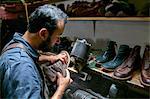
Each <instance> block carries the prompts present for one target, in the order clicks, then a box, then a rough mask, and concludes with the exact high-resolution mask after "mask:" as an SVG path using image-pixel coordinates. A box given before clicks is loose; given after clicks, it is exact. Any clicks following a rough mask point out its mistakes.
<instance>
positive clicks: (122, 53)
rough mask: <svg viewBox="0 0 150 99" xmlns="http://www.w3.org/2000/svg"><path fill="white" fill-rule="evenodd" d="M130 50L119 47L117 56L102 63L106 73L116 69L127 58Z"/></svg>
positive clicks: (125, 46) (127, 47)
mask: <svg viewBox="0 0 150 99" xmlns="http://www.w3.org/2000/svg"><path fill="white" fill-rule="evenodd" d="M129 53H130V48H129V46H128V45H120V47H119V50H118V54H117V55H116V56H115V58H114V59H113V60H111V61H109V62H106V63H103V64H102V66H103V67H104V69H106V70H108V71H113V70H114V69H115V68H116V67H118V66H119V65H121V64H122V63H123V62H124V61H125V59H126V58H127V57H128V56H129Z"/></svg>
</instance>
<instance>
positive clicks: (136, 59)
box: [114, 45, 141, 80]
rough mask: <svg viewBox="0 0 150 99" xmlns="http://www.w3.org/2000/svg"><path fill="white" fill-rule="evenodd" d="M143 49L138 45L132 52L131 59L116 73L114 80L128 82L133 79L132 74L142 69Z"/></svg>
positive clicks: (116, 70)
mask: <svg viewBox="0 0 150 99" xmlns="http://www.w3.org/2000/svg"><path fill="white" fill-rule="evenodd" d="M140 50H141V47H140V46H138V45H136V46H135V47H134V48H133V49H132V51H131V52H130V55H129V57H128V58H127V59H126V60H125V61H124V62H123V63H122V64H121V65H120V66H118V67H117V68H116V69H115V71H114V78H116V79H120V80H128V79H130V78H131V77H132V73H133V72H134V71H135V70H136V69H138V67H140V62H141V57H140Z"/></svg>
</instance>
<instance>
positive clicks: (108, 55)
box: [96, 41, 116, 63]
mask: <svg viewBox="0 0 150 99" xmlns="http://www.w3.org/2000/svg"><path fill="white" fill-rule="evenodd" d="M115 46H116V42H114V41H109V42H108V46H107V49H106V50H105V51H104V52H103V53H102V54H101V55H100V56H98V57H96V61H97V63H105V62H108V61H110V60H112V59H113V58H114V57H115V55H116V52H115Z"/></svg>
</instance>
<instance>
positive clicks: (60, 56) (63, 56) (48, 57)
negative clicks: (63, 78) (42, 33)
mask: <svg viewBox="0 0 150 99" xmlns="http://www.w3.org/2000/svg"><path fill="white" fill-rule="evenodd" d="M57 60H61V61H62V62H63V63H64V64H67V55H66V54H65V53H60V54H58V55H41V56H40V57H39V62H44V61H49V62H51V63H55V62H56V61H57Z"/></svg>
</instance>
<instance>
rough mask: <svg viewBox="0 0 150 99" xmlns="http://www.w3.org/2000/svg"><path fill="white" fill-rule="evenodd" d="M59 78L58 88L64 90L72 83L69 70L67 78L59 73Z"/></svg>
mask: <svg viewBox="0 0 150 99" xmlns="http://www.w3.org/2000/svg"><path fill="white" fill-rule="evenodd" d="M57 77H58V79H57V85H58V87H60V88H62V89H64V90H65V89H66V87H68V85H69V84H70V83H71V82H72V79H71V78H70V72H69V71H68V70H67V69H66V77H63V76H62V74H60V73H59V72H57Z"/></svg>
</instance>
